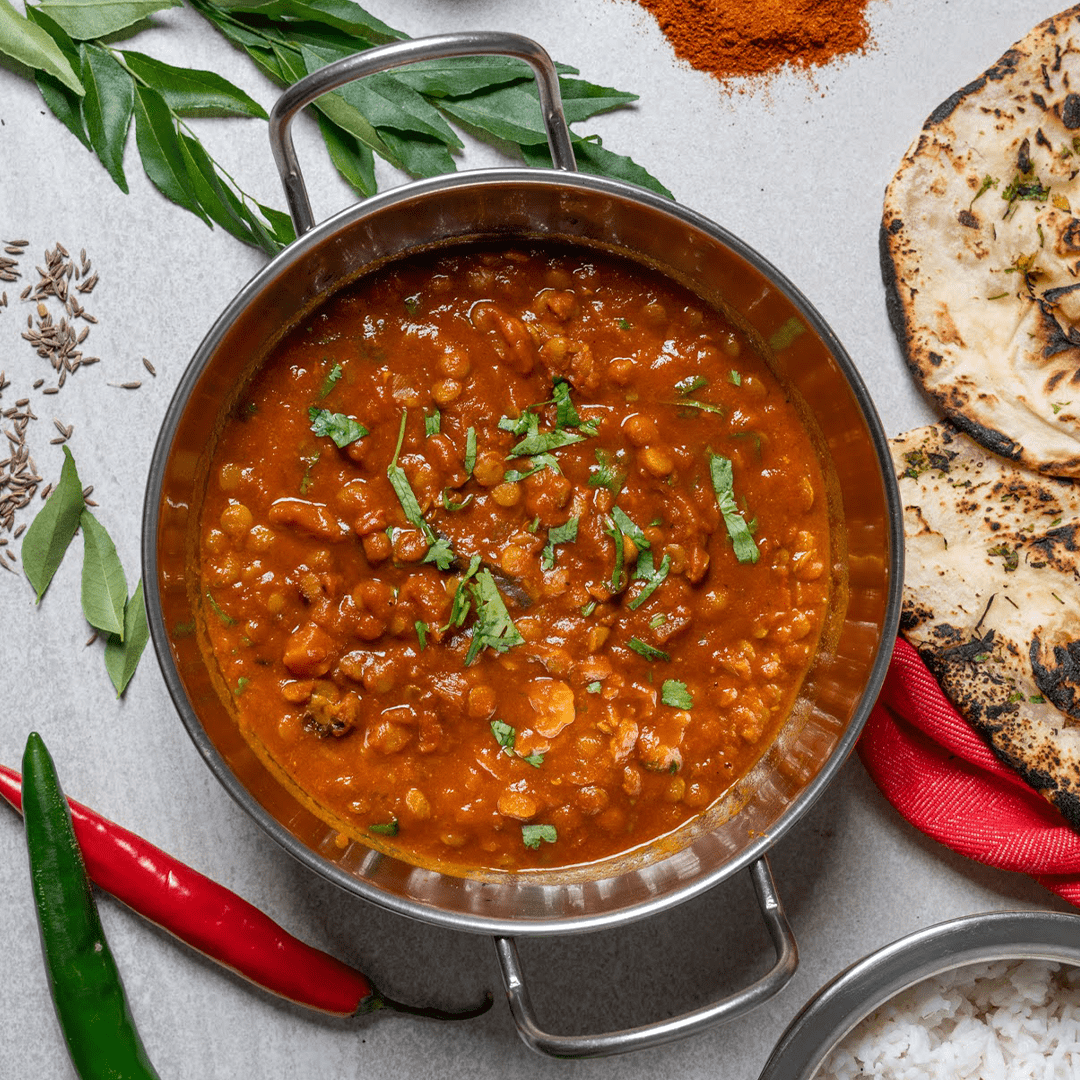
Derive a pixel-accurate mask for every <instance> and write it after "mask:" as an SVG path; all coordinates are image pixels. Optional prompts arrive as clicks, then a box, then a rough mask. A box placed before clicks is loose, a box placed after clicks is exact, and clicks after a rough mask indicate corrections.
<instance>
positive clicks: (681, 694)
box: [660, 679, 694, 709]
mask: <svg viewBox="0 0 1080 1080" xmlns="http://www.w3.org/2000/svg"><path fill="white" fill-rule="evenodd" d="M660 701H661V702H662V703H663V704H664V705H670V706H671V707H672V708H673V709H691V708H693V706H694V695H693V694H691V693H690V691H689V690H687V689H686V683H684V682H679V680H678V679H665V680H664V685H663V686H661V687H660Z"/></svg>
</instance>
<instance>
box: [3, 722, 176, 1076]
mask: <svg viewBox="0 0 1080 1080" xmlns="http://www.w3.org/2000/svg"><path fill="white" fill-rule="evenodd" d="M23 815H24V817H25V820H26V848H27V851H28V852H29V855H30V878H31V882H32V884H33V888H34V903H35V905H36V906H37V913H38V926H39V927H40V930H41V949H42V952H43V953H44V956H45V967H46V970H47V972H48V976H49V989H50V991H51V993H52V998H53V1003H54V1005H55V1006H56V1015H57V1017H58V1019H59V1020H60V1027H61V1029H62V1030H63V1032H64V1038H65V1039H66V1040H67V1045H68V1051H69V1053H70V1054H71V1061H72V1064H73V1065H74V1066H75V1071H76V1072H77V1073H78V1074H79V1076H80V1077H81V1078H82V1080H159V1078H158V1074H157V1073H156V1072H155V1071H154V1067H153V1065H151V1064H150V1059H149V1058H148V1057H147V1054H146V1050H145V1048H144V1047H143V1044H142V1040H141V1039H140V1038H139V1033H138V1032H137V1031H136V1030H135V1023H134V1021H133V1020H132V1018H131V1011H130V1009H129V1008H128V1003H127V998H126V996H125V995H124V987H123V984H122V983H121V981H120V973H119V971H117V969H116V962H115V960H114V959H113V956H112V953H111V952H110V951H109V946H108V943H107V942H106V941H105V932H104V930H103V929H102V927H101V919H100V918H99V916H98V910H97V904H96V903H95V902H94V894H93V893H92V892H91V889H90V879H89V878H88V877H87V875H86V867H85V865H84V864H83V858H82V853H81V852H80V850H79V845H78V842H77V841H76V839H75V831H74V829H73V828H72V825H71V813H70V811H69V810H68V805H67V800H66V799H65V798H64V794H63V792H62V791H61V790H60V782H59V780H58V779H57V776H56V769H55V767H54V765H53V761H52V758H51V757H50V756H49V751H48V750H47V749H46V747H45V743H44V741H43V740H42V738H41V736H40V735H38V734H37V733H36V732H32V733H31V734H30V737H29V738H28V739H27V740H26V751H25V753H24V754H23Z"/></svg>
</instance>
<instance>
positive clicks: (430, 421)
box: [424, 409, 442, 438]
mask: <svg viewBox="0 0 1080 1080" xmlns="http://www.w3.org/2000/svg"><path fill="white" fill-rule="evenodd" d="M440 431H442V413H441V412H439V410H438V409H436V410H435V411H434V412H433V413H431V414H430V415H428V414H427V413H424V434H425V435H426V436H427V437H428V438H431V436H432V435H438V434H439V432H440Z"/></svg>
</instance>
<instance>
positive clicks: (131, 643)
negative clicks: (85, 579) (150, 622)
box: [105, 580, 150, 697]
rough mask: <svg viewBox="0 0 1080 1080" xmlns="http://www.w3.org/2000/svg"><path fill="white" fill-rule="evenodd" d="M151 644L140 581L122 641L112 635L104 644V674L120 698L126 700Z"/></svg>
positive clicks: (126, 615)
mask: <svg viewBox="0 0 1080 1080" xmlns="http://www.w3.org/2000/svg"><path fill="white" fill-rule="evenodd" d="M149 640H150V628H149V627H148V626H147V623H146V602H145V600H144V598H143V583H142V581H141V580H140V581H139V584H138V585H136V586H135V592H134V593H133V594H132V596H131V599H130V600H128V602H127V604H126V605H125V606H124V637H123V640H121V639H120V638H119V636H118V635H116V634H110V635H109V637H108V638H107V639H106V641H105V670H106V671H107V672H108V673H109V678H110V679H111V680H112V684H113V686H115V687H116V696H117V697H122V696H123V693H124V691H125V690H126V689H127V686H128V683H129V682H131V677H132V676H133V675H134V674H135V669H136V668H137V667H138V666H139V658H140V657H141V656H142V654H143V649H145V648H146V643H147V641H149Z"/></svg>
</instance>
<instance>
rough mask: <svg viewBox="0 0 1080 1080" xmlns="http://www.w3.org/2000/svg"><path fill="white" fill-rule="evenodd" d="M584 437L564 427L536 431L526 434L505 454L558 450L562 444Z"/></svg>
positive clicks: (520, 455) (519, 454)
mask: <svg viewBox="0 0 1080 1080" xmlns="http://www.w3.org/2000/svg"><path fill="white" fill-rule="evenodd" d="M584 439H585V436H584V435H582V434H581V433H580V432H577V431H567V430H566V429H565V428H556V429H555V430H554V431H538V432H535V433H534V434H531V435H526V436H525V438H524V439H522V440H521V442H519V443H518V444H517V445H516V446H514V448H513V449H512V450H511V451H510V453H509V454H507V455H506V456H507V457H508V458H513V457H532V456H533V455H534V454H547V453H550V452H551V451H552V450H559V449H561V448H562V447H564V446H572V445H573V444H574V443H579V442H581V441H583V440H584Z"/></svg>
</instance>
